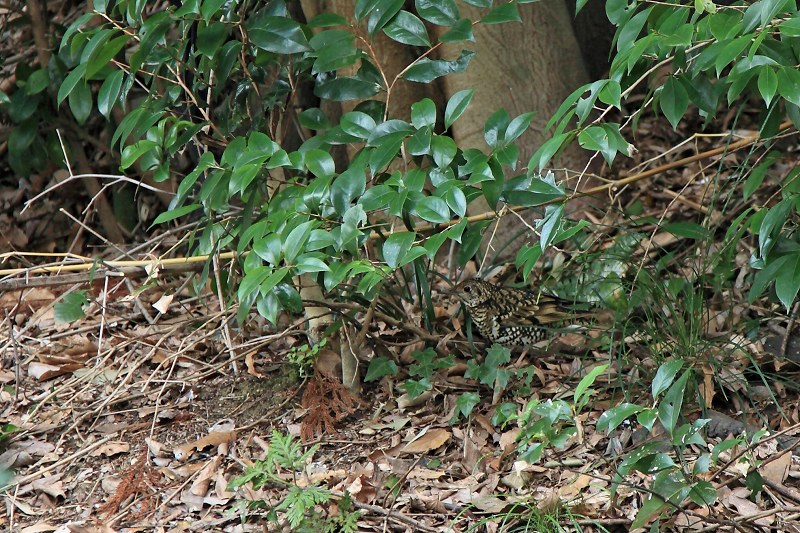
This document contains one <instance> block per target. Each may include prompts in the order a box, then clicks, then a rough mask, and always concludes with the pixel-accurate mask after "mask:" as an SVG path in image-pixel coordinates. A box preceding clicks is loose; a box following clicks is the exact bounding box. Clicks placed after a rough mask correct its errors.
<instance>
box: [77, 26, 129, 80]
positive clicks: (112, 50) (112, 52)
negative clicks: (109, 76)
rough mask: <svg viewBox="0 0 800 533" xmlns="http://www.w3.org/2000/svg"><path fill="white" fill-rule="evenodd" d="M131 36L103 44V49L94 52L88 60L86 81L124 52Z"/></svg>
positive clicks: (123, 36) (124, 36)
mask: <svg viewBox="0 0 800 533" xmlns="http://www.w3.org/2000/svg"><path fill="white" fill-rule="evenodd" d="M129 40H130V36H129V35H122V36H120V37H117V38H115V39H111V40H110V41H109V42H107V43H105V44H103V46H102V47H100V48H98V49H96V50H94V51H93V53H92V54H91V55H90V56H89V58H88V59H87V60H86V63H87V65H86V79H89V78H92V77H93V76H94V75H95V74H97V73H98V72H99V71H100V69H102V68H104V67H105V66H106V65H108V63H109V61H111V59H113V58H114V57H115V56H116V55H117V54H118V53H119V52H120V50H122V49H123V48H124V47H125V45H126V44H128V41H129Z"/></svg>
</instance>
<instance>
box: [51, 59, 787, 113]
mask: <svg viewBox="0 0 800 533" xmlns="http://www.w3.org/2000/svg"><path fill="white" fill-rule="evenodd" d="M65 83H66V82H65ZM778 92H779V93H780V95H781V96H783V97H784V98H785V99H786V100H788V101H789V102H791V103H793V104H794V105H796V106H800V72H798V71H797V70H796V69H795V67H781V68H780V69H779V70H778Z"/></svg>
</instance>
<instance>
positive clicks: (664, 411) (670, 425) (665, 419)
mask: <svg viewBox="0 0 800 533" xmlns="http://www.w3.org/2000/svg"><path fill="white" fill-rule="evenodd" d="M690 374H691V370H686V371H684V373H683V374H682V375H681V377H679V378H678V379H677V381H675V382H674V383H673V384H672V385H671V386H670V387H669V389H667V392H666V393H664V398H663V399H662V401H661V403H660V404H659V406H658V419H659V421H661V424H662V425H663V426H664V429H665V430H666V431H667V434H668V435H670V437H671V436H672V435H673V434H674V432H675V429H676V428H677V426H678V418H679V417H680V415H681V408H682V407H683V397H684V394H686V383H687V381H688V380H689V375H690Z"/></svg>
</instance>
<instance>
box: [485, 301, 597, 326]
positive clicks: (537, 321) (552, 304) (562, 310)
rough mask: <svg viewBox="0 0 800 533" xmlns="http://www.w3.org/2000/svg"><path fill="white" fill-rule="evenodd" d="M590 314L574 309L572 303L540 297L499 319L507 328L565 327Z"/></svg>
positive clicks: (582, 319) (580, 320) (590, 314)
mask: <svg viewBox="0 0 800 533" xmlns="http://www.w3.org/2000/svg"><path fill="white" fill-rule="evenodd" d="M591 316H592V313H590V312H586V311H584V310H579V309H575V305H574V304H573V303H572V302H568V301H566V300H562V299H560V298H556V297H553V296H547V295H541V296H539V298H538V300H537V301H536V303H535V304H534V303H531V304H528V305H524V306H520V307H518V308H516V309H514V310H513V311H511V312H510V313H509V314H508V315H506V316H504V317H501V323H502V324H503V325H507V326H523V327H524V326H548V325H550V326H556V327H557V326H565V325H571V324H574V323H576V322H577V323H580V322H582V321H584V320H585V319H587V318H589V317H591Z"/></svg>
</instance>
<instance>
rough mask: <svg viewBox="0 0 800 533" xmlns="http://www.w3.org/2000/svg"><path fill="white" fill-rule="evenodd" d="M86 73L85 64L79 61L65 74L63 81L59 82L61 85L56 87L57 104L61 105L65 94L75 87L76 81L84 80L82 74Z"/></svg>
mask: <svg viewBox="0 0 800 533" xmlns="http://www.w3.org/2000/svg"><path fill="white" fill-rule="evenodd" d="M85 74H86V64H85V63H81V64H79V65H77V66H76V67H75V68H74V69H73V70H72V72H70V73H69V74H67V77H66V78H64V81H63V82H61V87H59V88H58V96H57V97H56V99H57V101H58V104H59V105H61V102H63V101H64V100H65V99H66V98H67V96H69V95H70V93H71V92H72V91H73V90H74V89H75V87H76V86H77V85H78V83H85V82H84V75H85Z"/></svg>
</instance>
